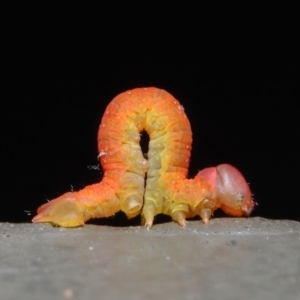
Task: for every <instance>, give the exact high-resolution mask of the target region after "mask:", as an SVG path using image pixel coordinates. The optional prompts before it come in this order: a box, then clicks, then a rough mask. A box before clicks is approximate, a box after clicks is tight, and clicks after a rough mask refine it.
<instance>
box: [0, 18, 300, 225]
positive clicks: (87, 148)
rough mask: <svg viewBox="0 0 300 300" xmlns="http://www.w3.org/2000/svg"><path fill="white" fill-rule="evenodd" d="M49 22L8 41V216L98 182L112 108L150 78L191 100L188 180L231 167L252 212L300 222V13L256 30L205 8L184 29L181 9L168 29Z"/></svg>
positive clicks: (4, 217)
mask: <svg viewBox="0 0 300 300" xmlns="http://www.w3.org/2000/svg"><path fill="white" fill-rule="evenodd" d="M101 15H102V17H103V16H104V15H105V14H104V15H103V13H102V14H101ZM171 17H172V16H171ZM42 19H43V16H40V19H34V21H31V20H30V18H28V19H26V18H25V19H23V22H21V23H18V25H16V27H15V28H14V29H13V32H14V34H12V35H10V37H9V39H8V42H7V43H6V45H5V49H6V50H7V55H6V56H4V58H3V60H4V63H5V64H6V65H7V66H8V68H7V73H6V74H5V75H6V76H5V77H6V79H8V83H7V84H6V82H5V84H4V85H6V87H8V91H9V92H8V93H7V94H6V93H4V92H3V102H2V134H3V135H2V136H3V140H2V142H3V149H4V150H6V151H4V154H3V156H2V160H3V169H2V170H3V175H4V178H5V179H4V180H2V184H1V197H0V201H1V209H0V221H1V222H4V221H5V222H6V221H9V222H30V220H31V218H32V216H33V215H34V213H35V211H36V209H37V207H38V206H40V205H41V204H43V203H45V202H46V200H47V199H52V198H55V197H57V196H59V195H60V194H62V193H64V192H66V191H69V190H70V189H71V188H73V189H74V190H78V189H80V188H82V187H84V186H85V185H87V184H91V183H93V182H97V181H99V180H100V179H101V176H102V173H101V170H100V171H99V170H93V167H95V166H97V165H98V162H97V143H96V136H97V130H98V126H99V123H100V120H101V116H102V114H103V112H104V110H105V107H106V106H107V104H108V103H109V102H110V101H111V99H112V98H113V97H114V96H116V95H117V94H119V93H120V92H123V91H126V90H128V89H132V88H135V87H150V86H155V87H159V88H162V89H165V90H167V91H168V92H170V93H171V94H172V95H173V96H174V97H175V98H177V99H178V100H179V101H180V102H181V104H182V105H183V106H184V108H185V112H186V114H187V115H188V118H189V120H190V122H191V126H192V130H193V150H192V157H191V165H190V176H194V175H195V174H196V172H197V171H198V170H200V169H202V168H205V167H207V166H215V165H217V164H220V163H224V162H226V163H230V164H233V165H234V166H236V167H237V168H238V169H240V170H241V172H242V173H243V174H244V176H245V177H246V179H247V181H248V182H249V183H250V186H251V189H252V192H253V194H254V199H255V201H256V202H257V203H258V205H257V206H256V208H255V210H254V212H253V214H252V215H253V216H261V217H265V218H272V219H294V220H300V210H299V204H298V203H299V192H298V190H299V168H298V166H299V164H298V160H299V159H298V157H299V152H298V150H297V148H298V149H299V147H298V146H297V142H298V140H299V122H298V120H299V107H298V106H299V93H298V88H299V64H298V58H297V57H298V55H299V53H298V49H297V48H296V44H297V39H295V36H294V37H293V35H292V34H290V33H291V30H292V29H293V28H294V27H295V26H296V22H295V21H293V20H290V22H289V23H288V24H286V23H285V27H283V26H282V24H281V23H280V20H275V19H274V20H269V21H268V22H266V24H260V25H263V26H257V28H254V26H253V25H254V23H255V22H254V21H250V22H244V23H242V25H241V24H240V22H239V23H238V24H236V23H234V22H233V24H231V23H230V22H229V21H228V20H227V21H226V20H222V21H219V22H218V23H214V22H213V21H212V20H210V21H209V22H208V21H207V20H206V21H199V19H200V17H199V16H198V18H192V19H193V20H192V21H191V24H189V25H186V27H184V28H183V27H182V20H181V19H180V18H177V17H176V16H174V17H173V18H171V19H170V20H169V21H166V20H165V19H164V18H163V17H161V18H160V22H161V25H159V26H157V24H148V25H147V24H146V25H147V26H146V25H145V23H147V22H146V20H144V18H143V17H140V18H138V19H137V20H136V22H133V24H132V27H131V26H128V24H127V23H126V22H127V18H126V16H125V17H123V19H119V18H115V19H113V21H111V22H103V23H101V24H100V23H99V22H98V19H93V21H94V22H93V24H88V25H86V24H85V26H84V23H85V22H83V21H81V20H80V18H75V17H74V18H72V19H70V20H67V21H66V23H65V24H62V23H60V26H57V24H56V22H55V20H53V19H51V18H48V19H47V21H46V22H43V21H42ZM111 20H112V19H111ZM115 22H119V25H118V26H116V25H115ZM226 22H228V23H229V24H228V23H226ZM253 22H254V23H253ZM278 22H279V23H278ZM152 23H153V22H152ZM162 23H163V24H162ZM120 24H123V25H124V24H126V26H125V25H124V28H123V25H120ZM141 24H143V25H144V26H145V28H139V26H140V25H141ZM256 25H257V24H256ZM155 26H157V27H156V28H152V27H155ZM4 94H6V96H4ZM118 218H120V221H118V220H119V219H118ZM122 218H123V217H122V216H121V217H116V219H115V221H114V222H115V224H117V223H118V222H121V219H122ZM122 220H123V219H122Z"/></svg>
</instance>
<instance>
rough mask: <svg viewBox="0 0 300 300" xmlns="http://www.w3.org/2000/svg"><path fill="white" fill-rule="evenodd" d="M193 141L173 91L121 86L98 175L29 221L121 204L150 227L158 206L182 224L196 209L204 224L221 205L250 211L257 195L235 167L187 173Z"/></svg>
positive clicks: (109, 211) (91, 214) (82, 215)
mask: <svg viewBox="0 0 300 300" xmlns="http://www.w3.org/2000/svg"><path fill="white" fill-rule="evenodd" d="M143 130H145V131H146V132H147V133H148V135H149V140H150V141H149V147H148V155H147V159H146V158H145V157H144V156H143V153H142V150H141V147H140V137H141V134H140V133H141V132H142V131H143ZM191 143H192V131H191V126H190V123H189V120H188V118H187V116H186V114H185V112H184V109H183V107H182V106H181V105H180V103H179V102H178V101H177V100H176V99H175V98H174V97H173V96H172V95H171V94H169V93H168V92H166V91H165V90H162V89H158V88H155V87H149V88H136V89H133V90H129V91H126V92H123V93H121V94H119V95H118V96H116V97H115V98H114V99H113V100H112V101H111V102H110V104H109V105H108V106H107V108H106V110H105V112H104V115H103V118H102V121H101V124H100V126H99V131H98V152H99V159H100V162H101V165H102V169H103V172H104V175H103V178H102V181H101V182H99V183H95V184H92V185H88V186H86V187H85V188H83V189H82V190H79V191H77V192H67V193H65V194H63V195H61V196H60V197H58V198H56V199H54V200H52V201H50V202H48V203H46V204H43V205H42V206H40V207H39V208H38V210H37V215H36V216H35V217H34V218H33V220H32V221H33V222H34V223H40V222H49V223H52V224H56V225H58V226H62V227H76V226H80V225H83V224H84V223H85V222H86V221H88V220H89V219H91V218H102V217H109V216H112V215H114V214H115V213H116V212H118V211H120V210H121V211H123V212H124V213H125V214H126V216H127V217H128V218H133V217H135V216H137V215H139V214H142V219H143V220H144V224H145V226H146V228H147V229H150V228H151V227H152V225H153V221H154V217H155V216H156V215H157V214H160V213H163V214H166V215H169V216H171V217H172V219H173V220H174V221H175V222H177V223H178V224H179V225H181V226H184V227H185V226H186V219H187V218H191V217H194V216H196V215H198V216H200V218H201V220H202V221H203V222H204V223H205V224H207V223H208V221H209V219H210V218H211V216H212V214H213V212H214V211H215V210H216V209H219V208H220V209H222V210H223V211H224V212H225V213H227V214H229V215H232V216H237V217H240V216H247V215H249V214H250V213H251V211H252V210H253V208H254V201H253V199H252V195H251V191H250V188H249V186H248V184H247V182H246V180H245V179H244V177H243V175H242V174H241V173H240V172H239V171H238V170H237V169H236V168H235V167H233V166H231V165H229V164H221V165H218V166H217V167H209V168H206V169H204V170H201V171H199V172H198V174H197V175H196V176H195V177H194V178H193V179H189V178H187V173H188V167H189V161H190V154H191Z"/></svg>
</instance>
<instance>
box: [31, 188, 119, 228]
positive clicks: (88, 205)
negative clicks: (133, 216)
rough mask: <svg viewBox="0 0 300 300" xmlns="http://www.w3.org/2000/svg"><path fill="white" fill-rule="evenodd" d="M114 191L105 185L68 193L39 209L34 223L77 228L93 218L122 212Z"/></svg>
mask: <svg viewBox="0 0 300 300" xmlns="http://www.w3.org/2000/svg"><path fill="white" fill-rule="evenodd" d="M120 209H121V208H120V201H119V199H118V197H117V196H116V195H115V193H114V190H113V189H111V188H110V187H109V186H106V185H104V184H101V183H100V184H94V185H90V186H87V187H86V188H85V189H83V190H81V191H79V192H74V193H73V192H72V193H71V192H68V193H65V194H63V195H62V196H60V197H58V198H56V199H54V200H52V201H50V202H49V203H46V204H44V205H42V206H41V207H39V209H38V211H37V213H38V214H37V215H36V216H35V217H34V218H33V220H32V222H34V223H45V222H49V223H52V224H56V225H58V226H61V227H77V226H81V225H83V224H84V223H85V222H86V221H88V220H89V219H91V218H103V217H109V216H112V215H113V214H115V213H116V212H118V211H119V210H120Z"/></svg>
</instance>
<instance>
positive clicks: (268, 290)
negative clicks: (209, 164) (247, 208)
mask: <svg viewBox="0 0 300 300" xmlns="http://www.w3.org/2000/svg"><path fill="white" fill-rule="evenodd" d="M0 299H1V300H10V299H22V300H27V299H28V300H29V299H30V300H35V299H38V300H41V299H44V300H48V299H49V300H50V299H51V300H53V299H214V300H218V299H222V300H227V299H230V300H233V299H264V300H267V299H272V300H276V299H280V300H282V299H285V300H287V299H293V300H294V299H300V223H299V222H295V221H287V220H283V221H274V220H266V219H261V218H248V219H234V218H221V219H212V220H211V221H210V223H209V225H208V226H205V225H203V224H202V223H200V222H199V221H190V222H189V223H188V227H187V228H185V229H184V228H181V227H179V226H178V225H177V224H175V223H171V222H170V223H165V224H159V225H155V226H154V227H153V229H152V230H151V231H147V230H145V228H143V227H139V226H137V227H110V226H97V225H86V226H84V227H82V228H75V229H64V228H54V227H52V226H50V225H48V224H8V223H0Z"/></svg>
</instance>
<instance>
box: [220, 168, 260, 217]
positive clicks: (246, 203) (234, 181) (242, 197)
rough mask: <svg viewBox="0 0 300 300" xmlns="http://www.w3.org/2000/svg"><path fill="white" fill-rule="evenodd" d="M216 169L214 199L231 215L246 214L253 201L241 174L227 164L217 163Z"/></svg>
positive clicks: (252, 206) (248, 212)
mask: <svg viewBox="0 0 300 300" xmlns="http://www.w3.org/2000/svg"><path fill="white" fill-rule="evenodd" d="M216 170H217V176H216V185H215V191H216V199H217V200H218V201H219V202H220V203H221V209H222V210H224V211H225V213H227V214H229V215H232V216H236V217H240V216H245V215H246V216H248V215H249V214H250V213H251V212H252V210H253V208H254V205H255V203H254V201H253V200H252V195H251V191H250V188H249V186H248V184H247V182H246V180H245V178H244V177H243V175H242V174H241V173H240V172H239V171H238V170H237V169H236V168H235V167H233V166H231V165H228V164H222V165H219V166H217V167H216Z"/></svg>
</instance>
